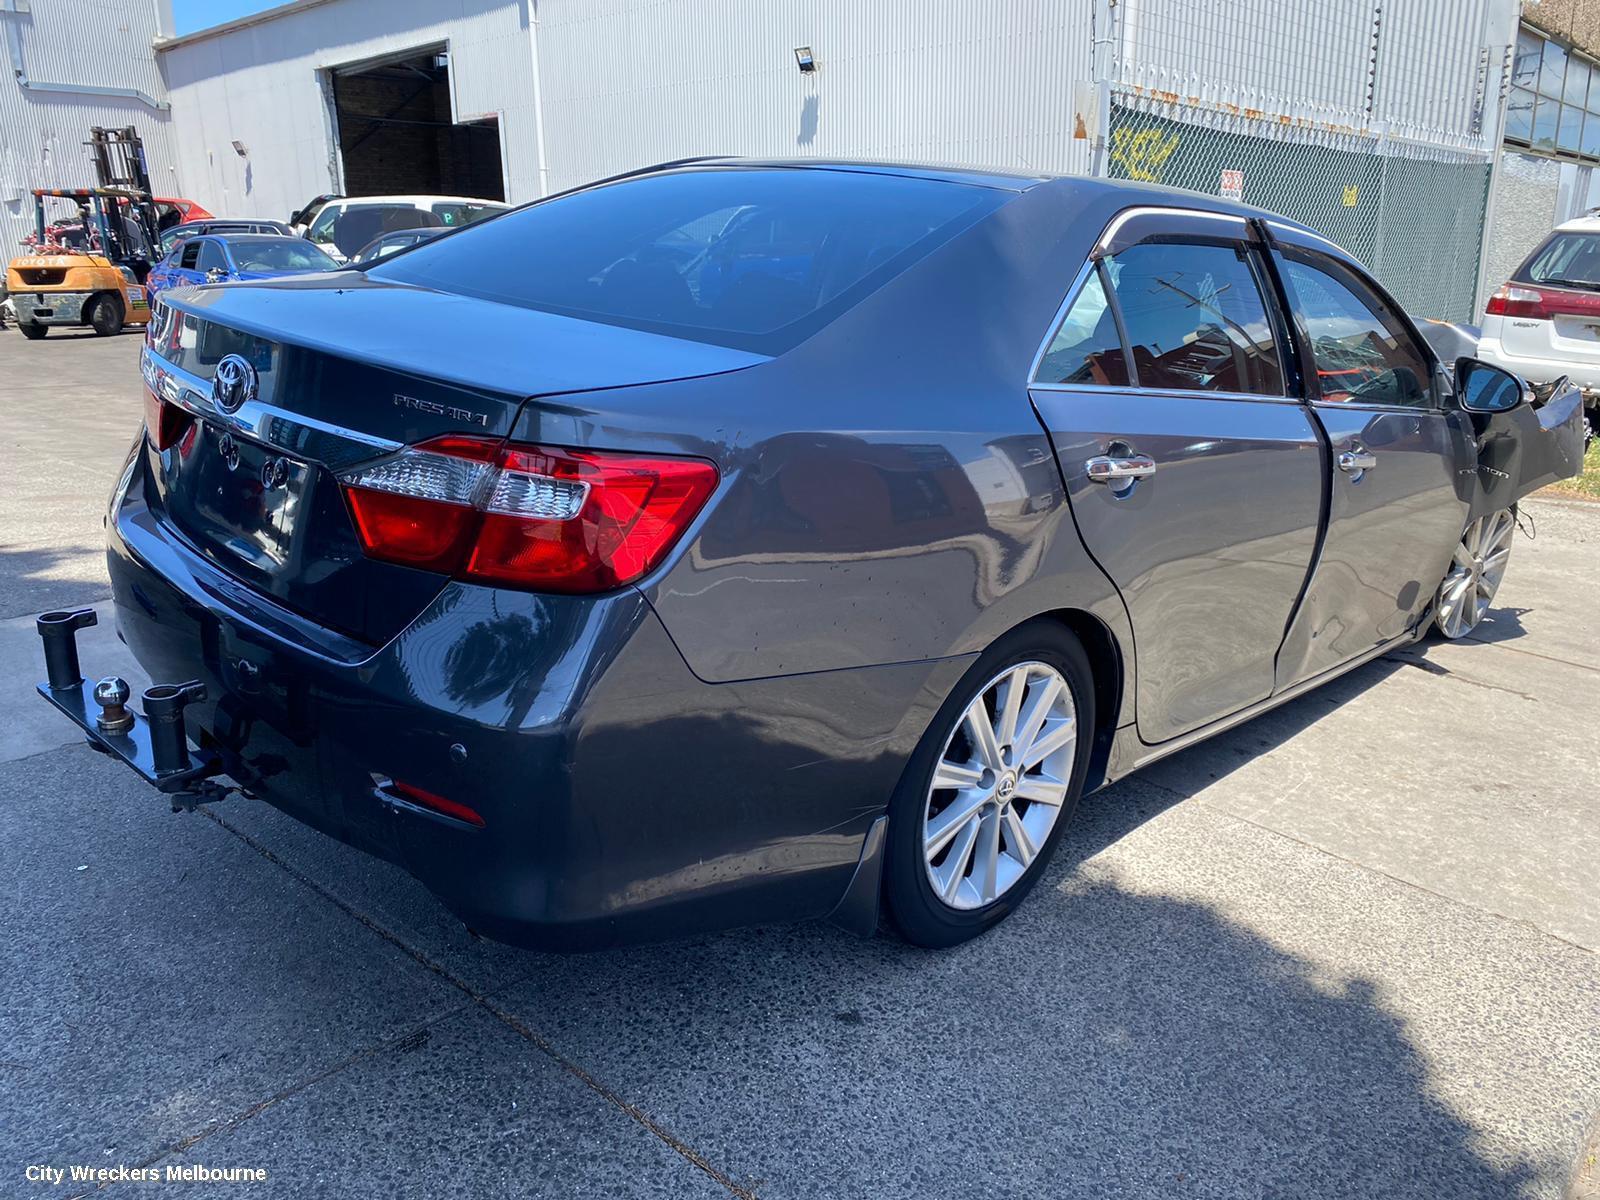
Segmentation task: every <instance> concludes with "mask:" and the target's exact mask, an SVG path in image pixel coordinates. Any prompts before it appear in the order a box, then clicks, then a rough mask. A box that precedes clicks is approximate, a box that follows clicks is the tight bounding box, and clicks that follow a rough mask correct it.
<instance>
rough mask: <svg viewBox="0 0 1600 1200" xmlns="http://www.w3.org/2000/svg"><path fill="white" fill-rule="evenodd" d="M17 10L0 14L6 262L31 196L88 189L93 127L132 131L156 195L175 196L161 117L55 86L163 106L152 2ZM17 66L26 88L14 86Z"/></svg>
mask: <svg viewBox="0 0 1600 1200" xmlns="http://www.w3.org/2000/svg"><path fill="white" fill-rule="evenodd" d="M8 7H9V6H8ZM20 7H22V8H23V9H25V10H27V11H23V12H12V11H3V10H0V64H3V69H0V258H7V259H8V258H10V257H12V255H13V253H14V252H15V251H16V250H17V244H18V242H19V241H20V240H21V239H22V238H24V237H26V236H27V235H28V234H29V233H31V232H33V197H32V196H31V195H29V192H30V191H31V190H32V189H33V188H46V187H86V186H90V185H92V184H93V183H94V182H95V178H94V166H93V163H92V162H91V160H90V158H89V154H88V150H87V149H86V148H85V146H84V143H85V142H87V141H88V140H89V130H90V128H91V127H93V126H96V125H102V126H125V125H132V126H134V127H136V128H137V129H138V131H139V136H140V137H141V138H143V139H144V143H145V154H146V158H147V159H148V164H149V167H150V179H151V183H152V184H153V185H154V187H155V190H156V192H157V193H158V194H160V195H183V194H184V193H183V192H182V190H181V183H180V177H179V176H178V174H177V172H176V169H175V157H174V153H173V148H174V138H173V134H172V113H171V112H170V111H169V110H166V109H164V108H159V107H151V105H149V104H147V103H144V102H143V101H141V100H139V99H137V98H134V97H119V96H107V95H97V94H95V93H91V92H80V91H63V90H57V88H56V86H55V85H64V86H67V87H72V88H77V87H84V86H88V87H98V88H129V89H134V90H137V91H141V92H143V93H144V94H145V95H146V96H148V97H149V98H150V99H151V100H153V101H155V102H156V103H157V104H158V105H160V104H162V103H164V102H165V99H166V89H165V87H164V86H163V84H162V80H161V75H160V72H159V71H158V69H157V65H156V55H155V51H154V50H153V49H152V48H151V43H152V42H153V41H154V40H155V38H156V37H157V35H158V33H159V32H160V28H161V21H162V10H161V8H160V7H159V6H158V4H157V2H156V0H98V2H97V3H96V4H93V5H87V4H84V3H82V0H31V2H30V3H28V4H23V5H21V6H20ZM19 62H20V65H21V68H22V70H23V72H24V75H25V77H26V78H27V79H28V81H29V82H30V83H32V84H34V85H35V86H34V87H30V88H25V87H23V86H22V85H21V82H20V80H19V79H18V78H17V77H16V74H15V71H16V68H17V64H18V63H19ZM43 85H52V86H50V87H49V88H46V87H44V86H43Z"/></svg>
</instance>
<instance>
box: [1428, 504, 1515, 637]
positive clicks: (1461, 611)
mask: <svg viewBox="0 0 1600 1200" xmlns="http://www.w3.org/2000/svg"><path fill="white" fill-rule="evenodd" d="M1516 528H1517V521H1516V518H1515V517H1514V516H1512V515H1511V510H1510V509H1509V508H1502V509H1501V510H1500V511H1499V512H1495V513H1490V514H1489V515H1488V516H1485V517H1479V518H1478V519H1477V520H1476V521H1474V522H1473V523H1472V524H1470V525H1468V526H1467V531H1466V533H1464V534H1462V535H1461V543H1460V545H1458V546H1457V547H1456V553H1455V558H1453V559H1452V560H1451V562H1450V570H1449V572H1448V573H1446V575H1445V577H1444V582H1443V583H1441V584H1440V585H1439V599H1438V603H1437V604H1436V605H1435V606H1434V611H1435V617H1434V620H1435V622H1436V623H1437V624H1438V626H1439V632H1440V633H1442V634H1444V636H1445V637H1447V638H1460V637H1466V635H1467V634H1469V633H1471V632H1472V631H1473V630H1474V629H1476V628H1477V627H1478V622H1480V621H1482V620H1483V616H1484V614H1485V613H1486V612H1488V611H1489V605H1490V604H1492V603H1493V602H1494V594H1495V592H1497V591H1499V590H1500V580H1501V579H1503V578H1505V573H1506V563H1507V562H1509V561H1510V559H1511V535H1512V534H1513V533H1515V532H1516Z"/></svg>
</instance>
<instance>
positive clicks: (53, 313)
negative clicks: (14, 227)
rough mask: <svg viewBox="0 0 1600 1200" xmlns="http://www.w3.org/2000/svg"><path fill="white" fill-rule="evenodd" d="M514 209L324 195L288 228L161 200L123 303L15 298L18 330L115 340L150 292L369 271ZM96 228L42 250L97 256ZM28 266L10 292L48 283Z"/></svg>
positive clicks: (81, 224)
mask: <svg viewBox="0 0 1600 1200" xmlns="http://www.w3.org/2000/svg"><path fill="white" fill-rule="evenodd" d="M508 207H509V206H507V205H505V204H502V203H500V202H499V201H495V200H478V199H472V198H469V197H462V196H362V197H345V196H332V195H326V196H318V197H317V198H316V199H315V200H313V201H312V202H311V203H310V204H308V205H306V206H305V207H304V208H302V209H300V210H299V211H298V212H296V213H295V214H294V215H293V216H292V217H291V218H290V220H289V221H288V222H283V221H273V220H267V219H264V218H256V217H239V218H228V217H217V216H214V215H213V214H211V213H209V212H207V211H206V210H205V209H204V208H202V207H201V206H200V205H198V204H196V203H195V202H194V201H192V200H181V199H171V198H167V199H160V198H158V199H156V200H155V201H154V203H153V209H152V214H153V217H154V219H155V221H156V222H157V225H158V227H159V229H160V233H159V238H158V239H157V237H156V235H155V233H154V232H153V231H152V233H151V235H150V240H151V241H155V242H156V243H157V244H156V246H155V247H153V248H151V249H149V250H147V251H145V252H143V253H142V254H141V255H140V256H139V257H138V265H137V266H136V267H132V266H130V267H129V270H130V271H131V272H132V274H131V275H130V276H129V277H128V278H127V279H125V280H122V282H121V283H120V284H118V287H121V288H123V294H122V295H121V297H120V299H118V298H117V297H114V296H113V297H111V298H109V299H108V298H107V297H106V296H102V295H101V294H100V293H101V292H104V291H106V289H104V288H101V289H100V291H95V290H94V289H93V288H89V287H88V285H84V288H87V289H88V290H84V288H80V289H79V291H75V292H73V293H72V296H73V297H76V298H77V299H76V303H75V304H71V305H69V304H67V303H66V302H65V301H63V300H60V299H59V298H57V299H55V300H52V299H50V298H49V297H45V298H41V296H42V293H35V292H28V291H25V290H23V291H20V292H19V294H22V295H25V296H27V297H28V300H27V303H26V310H27V311H26V312H25V313H24V314H23V316H22V319H21V320H18V322H17V323H18V327H19V328H20V329H21V331H22V333H23V334H24V335H26V336H27V337H29V338H40V337H43V336H44V335H45V333H46V332H48V330H49V328H50V326H51V325H52V324H69V325H71V324H86V325H89V326H90V327H91V328H93V329H94V330H95V332H97V333H101V334H111V333H116V332H120V331H121V329H122V327H123V325H124V324H125V323H128V322H134V321H142V320H143V316H144V314H145V313H146V312H147V311H148V309H147V307H146V305H145V293H146V291H148V293H149V294H150V295H151V296H153V295H156V294H157V293H160V292H163V291H166V290H168V289H171V288H174V287H189V286H195V285H199V284H206V283H225V282H230V281H237V280H244V279H269V278H276V277H280V276H284V275H294V274H303V273H307V272H314V271H331V270H337V269H338V268H339V267H340V266H342V265H344V264H346V263H348V264H351V265H355V266H364V265H367V264H370V263H374V262H377V261H379V260H380V259H385V258H388V257H390V256H391V255H394V254H397V253H399V252H400V251H402V250H405V249H409V248H410V247H412V246H415V245H418V244H420V243H421V242H424V241H427V240H429V239H431V238H434V237H437V236H439V235H440V234H443V233H448V232H450V231H451V230H452V229H458V228H461V227H463V226H466V225H470V224H472V223H474V222H476V221H479V220H482V219H483V218H485V217H489V216H494V215H496V214H498V213H501V212H504V211H506V210H507V208H508ZM97 229H98V226H97V225H96V223H95V222H93V221H89V220H87V219H79V220H77V221H75V222H74V221H70V220H69V221H61V222H56V223H47V224H46V225H45V236H44V241H43V242H42V243H40V244H39V247H38V248H39V249H40V250H41V251H43V250H45V249H47V248H48V249H54V250H56V251H58V253H59V251H61V250H71V251H73V252H74V253H77V254H79V255H93V254H99V253H100V248H99V246H98V244H97V240H96V239H97V238H98V233H97ZM33 240H34V241H38V239H37V238H34V239H33ZM46 257H48V255H47V256H46ZM31 261H32V260H31V259H28V260H19V263H21V270H22V274H16V275H15V278H13V274H14V273H12V272H8V273H7V276H6V278H7V283H8V286H14V288H15V289H27V288H30V287H35V286H42V285H40V284H38V283H37V282H30V281H31V280H32V276H31V275H28V274H27V272H28V271H31V270H33V269H34V268H32V267H30V266H29V265H28V263H29V262H31ZM43 261H44V260H43V259H42V258H41V259H40V262H41V263H42V262H43ZM130 261H132V260H130ZM40 269H41V270H42V269H44V268H40ZM79 292H82V293H83V294H82V295H81V296H80V295H79ZM108 295H109V293H108ZM0 302H3V303H4V304H5V305H6V307H5V308H3V309H0V328H3V327H4V325H5V324H6V321H7V318H8V317H9V318H11V319H16V318H17V309H16V304H15V300H14V299H13V298H12V297H11V296H9V295H8V294H7V293H6V292H5V291H0Z"/></svg>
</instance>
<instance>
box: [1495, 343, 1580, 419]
mask: <svg viewBox="0 0 1600 1200" xmlns="http://www.w3.org/2000/svg"><path fill="white" fill-rule="evenodd" d="M1478 357H1479V358H1481V359H1483V360H1484V361H1485V362H1491V363H1494V364H1495V365H1496V366H1498V367H1504V368H1505V369H1506V370H1507V371H1510V372H1512V373H1513V374H1516V375H1520V376H1522V377H1523V378H1524V379H1526V380H1529V381H1530V382H1532V383H1549V382H1550V381H1551V380H1552V379H1559V378H1560V377H1561V376H1563V375H1565V376H1567V377H1568V378H1569V379H1571V380H1572V382H1573V383H1574V384H1576V385H1577V386H1578V387H1579V388H1580V389H1581V390H1582V391H1583V398H1584V403H1585V404H1588V405H1593V404H1595V403H1596V401H1597V400H1600V364H1593V365H1591V364H1587V363H1582V362H1576V361H1573V360H1571V359H1563V358H1543V357H1530V356H1527V355H1521V354H1510V353H1508V352H1507V351H1506V348H1505V344H1504V343H1503V342H1501V340H1500V339H1499V338H1498V337H1494V336H1492V335H1490V334H1488V333H1485V334H1484V336H1483V337H1482V338H1481V339H1480V340H1479V342H1478Z"/></svg>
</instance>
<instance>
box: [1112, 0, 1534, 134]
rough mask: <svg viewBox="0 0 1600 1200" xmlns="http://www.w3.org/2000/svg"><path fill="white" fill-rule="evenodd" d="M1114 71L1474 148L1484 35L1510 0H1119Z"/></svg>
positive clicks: (1246, 103) (1503, 27)
mask: <svg viewBox="0 0 1600 1200" xmlns="http://www.w3.org/2000/svg"><path fill="white" fill-rule="evenodd" d="M1118 14H1119V19H1120V21H1121V25H1122V49H1121V63H1120V71H1119V81H1120V82H1122V83H1124V84H1127V85H1129V86H1130V87H1132V88H1134V89H1136V90H1140V91H1145V92H1150V93H1156V94H1164V95H1168V96H1175V97H1179V98H1181V99H1184V100H1189V99H1190V98H1191V97H1192V98H1194V99H1196V100H1198V101H1200V102H1201V103H1202V104H1206V105H1212V106H1219V107H1224V108H1230V109H1245V110H1250V111H1252V112H1261V113H1265V114H1268V115H1269V116H1270V117H1271V118H1273V119H1277V118H1280V117H1285V118H1288V119H1290V120H1291V121H1292V120H1297V119H1299V120H1305V121H1311V122H1320V123H1324V124H1332V125H1338V126H1342V127H1344V128H1345V129H1349V130H1365V131H1372V132H1377V131H1378V130H1379V129H1386V130H1387V132H1388V133H1389V134H1390V136H1392V137H1399V138H1414V139H1417V140H1420V141H1426V142H1430V143H1433V144H1436V145H1445V146H1451V147H1456V148H1467V147H1483V146H1484V145H1485V144H1486V143H1485V139H1484V136H1483V129H1482V120H1481V117H1482V108H1481V102H1482V99H1483V91H1484V88H1485V86H1486V84H1488V83H1490V82H1496V81H1491V80H1489V79H1488V78H1487V74H1488V72H1489V71H1490V70H1491V68H1494V69H1497V68H1498V67H1499V65H1500V63H1499V61H1498V60H1497V61H1495V62H1493V63H1490V62H1488V61H1487V60H1486V59H1485V56H1484V50H1485V47H1486V46H1487V45H1490V44H1497V45H1498V46H1499V47H1504V46H1505V45H1507V44H1508V41H1509V39H1511V38H1513V37H1514V36H1515V25H1516V4H1515V0H1344V2H1341V3H1332V4H1329V3H1298V4H1288V3H1284V2H1283V0H1230V3H1227V4H1197V3H1195V2H1194V0H1123V2H1122V3H1121V4H1120V5H1119V6H1118Z"/></svg>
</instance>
